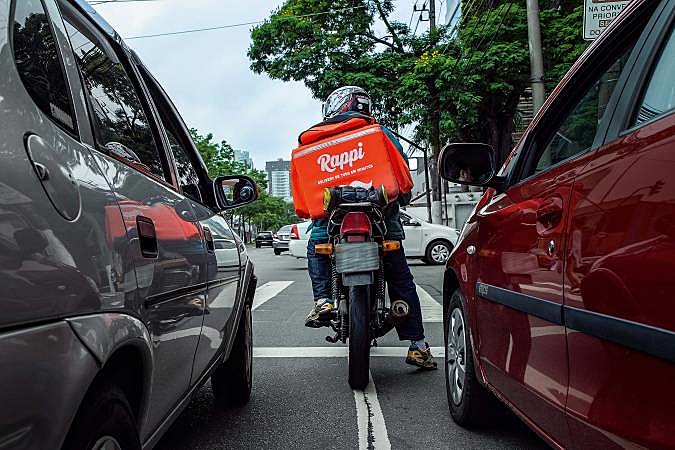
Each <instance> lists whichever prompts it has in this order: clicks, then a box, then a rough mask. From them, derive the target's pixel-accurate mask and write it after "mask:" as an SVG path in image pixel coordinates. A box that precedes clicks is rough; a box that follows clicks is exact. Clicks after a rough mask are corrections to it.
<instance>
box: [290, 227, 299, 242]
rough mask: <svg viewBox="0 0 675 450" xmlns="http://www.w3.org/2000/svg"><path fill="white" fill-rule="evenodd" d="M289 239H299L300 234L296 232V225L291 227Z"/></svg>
mask: <svg viewBox="0 0 675 450" xmlns="http://www.w3.org/2000/svg"><path fill="white" fill-rule="evenodd" d="M291 239H300V233H299V232H298V226H297V225H293V227H291Z"/></svg>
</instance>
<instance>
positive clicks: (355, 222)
mask: <svg viewBox="0 0 675 450" xmlns="http://www.w3.org/2000/svg"><path fill="white" fill-rule="evenodd" d="M372 231H373V230H372V227H371V225H370V219H369V218H368V215H367V214H366V213H363V212H350V213H347V214H345V217H344V219H342V225H341V226H340V236H347V235H354V234H361V235H366V236H370V235H371V234H372Z"/></svg>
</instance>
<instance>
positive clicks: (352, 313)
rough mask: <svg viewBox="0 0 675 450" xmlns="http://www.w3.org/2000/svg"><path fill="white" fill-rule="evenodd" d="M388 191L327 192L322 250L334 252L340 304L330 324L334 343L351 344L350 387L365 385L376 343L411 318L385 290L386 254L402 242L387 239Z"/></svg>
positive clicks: (334, 279) (346, 188)
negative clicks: (327, 221) (385, 213)
mask: <svg viewBox="0 0 675 450" xmlns="http://www.w3.org/2000/svg"><path fill="white" fill-rule="evenodd" d="M387 203H388V202H387V196H386V192H385V191H384V189H374V188H369V189H365V188H358V187H349V186H342V187H337V188H331V189H326V190H325V191H324V209H325V211H326V212H327V213H328V215H329V223H328V236H329V241H328V243H326V244H317V245H316V253H317V254H323V255H328V256H330V260H331V294H332V297H333V301H334V302H335V303H334V304H335V305H336V309H335V313H334V315H333V317H332V318H331V319H330V320H329V321H328V323H326V324H324V325H326V326H329V327H330V328H332V330H333V331H334V332H335V334H334V335H333V336H327V337H326V340H327V341H328V342H331V343H337V342H342V343H346V342H347V341H348V342H349V360H348V366H349V369H348V371H349V374H348V381H349V385H350V386H351V387H352V388H353V389H364V388H365V387H366V386H367V385H368V381H369V372H370V347H371V345H372V346H377V338H379V337H381V336H384V335H385V334H387V333H388V332H389V331H391V330H392V329H393V328H394V326H395V325H396V324H397V323H398V322H400V321H402V320H403V319H405V317H406V316H407V315H408V312H409V311H410V306H409V305H408V303H407V302H405V301H404V300H394V301H390V299H388V298H387V296H386V294H385V292H386V290H385V288H386V286H385V279H384V265H383V258H384V255H385V254H386V253H387V252H391V251H395V250H398V249H399V248H400V247H401V243H400V242H399V241H391V240H385V239H384V236H386V234H387V229H386V225H385V220H384V214H383V210H384V208H385V207H386V205H387Z"/></svg>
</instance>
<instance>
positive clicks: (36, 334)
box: [0, 0, 257, 450]
mask: <svg viewBox="0 0 675 450" xmlns="http://www.w3.org/2000/svg"><path fill="white" fill-rule="evenodd" d="M0 71H1V73H2V76H1V77H0V308H1V313H0V361H1V364H2V370H0V386H2V389H0V448H3V449H4V448H19V449H58V448H67V449H98V448H106V449H125V450H126V449H138V448H152V447H153V445H154V444H155V443H156V442H157V440H158V439H159V438H160V437H161V435H162V433H163V432H164V431H165V430H166V429H167V428H168V427H169V426H170V425H171V423H172V421H173V420H174V419H175V418H176V417H177V416H178V414H179V413H180V412H181V410H182V409H183V408H184V407H185V406H186V405H187V404H188V402H189V400H190V398H191V397H192V395H193V394H194V393H196V392H197V391H198V390H199V388H200V386H201V385H202V384H203V383H205V382H206V381H207V380H208V379H209V378H210V380H211V384H212V386H213V393H214V397H215V404H216V405H217V406H219V407H228V406H239V405H243V404H244V403H246V402H247V401H248V399H249V396H250V392H251V379H252V376H251V361H252V359H251V357H252V347H251V346H252V344H251V306H252V302H253V295H254V292H255V288H256V277H255V275H254V271H253V265H252V263H251V261H250V260H249V258H248V255H247V253H246V248H245V246H244V245H243V243H242V242H241V239H239V237H238V236H237V235H236V234H234V233H233V232H232V230H231V229H230V228H229V227H228V225H227V222H226V221H225V220H224V219H223V217H221V216H220V215H219V213H221V212H223V211H225V210H228V209H231V208H235V207H237V206H241V205H244V204H247V203H250V202H252V201H253V200H255V199H256V197H257V189H256V186H255V184H254V183H253V181H252V180H250V179H249V178H247V177H243V176H226V177H219V178H216V179H215V180H211V179H209V177H208V176H207V171H206V168H205V166H204V163H203V162H202V160H201V158H200V156H199V154H198V152H197V150H196V148H195V146H194V144H193V142H192V141H191V139H190V137H189V134H188V131H187V129H186V127H185V125H184V123H183V121H182V120H181V118H180V116H179V114H178V112H177V111H176V109H175V108H174V106H173V104H172V103H171V101H170V100H169V98H168V97H167V96H166V94H165V93H164V91H163V90H162V88H161V87H160V85H159V84H158V83H157V82H156V80H155V79H154V78H153V77H152V75H151V74H150V73H149V72H148V70H147V69H146V68H145V66H144V65H143V64H142V63H141V61H140V60H139V59H138V57H137V56H136V55H135V54H134V53H133V52H132V51H131V50H130V49H129V48H128V47H127V46H126V45H125V44H124V42H123V41H122V40H121V39H120V38H119V36H118V35H117V34H116V33H115V31H114V30H113V29H112V28H111V27H110V26H109V25H108V24H107V23H106V22H105V21H104V20H102V19H101V18H100V16H98V15H97V14H96V12H95V11H94V10H93V9H92V8H91V7H90V6H88V5H87V4H86V3H85V2H84V1H81V0H14V1H10V0H0Z"/></svg>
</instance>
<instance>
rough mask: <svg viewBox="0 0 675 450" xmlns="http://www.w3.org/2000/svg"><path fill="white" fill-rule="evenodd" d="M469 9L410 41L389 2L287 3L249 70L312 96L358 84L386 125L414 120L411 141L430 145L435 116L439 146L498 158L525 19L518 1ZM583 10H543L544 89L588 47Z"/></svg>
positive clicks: (259, 32)
mask: <svg viewBox="0 0 675 450" xmlns="http://www.w3.org/2000/svg"><path fill="white" fill-rule="evenodd" d="M475 5H477V3H476V2H473V1H471V0H468V1H465V2H463V5H462V7H463V11H464V17H463V18H462V21H461V23H460V26H459V28H458V30H456V32H455V30H448V29H447V28H444V27H439V28H438V30H437V32H436V33H434V34H429V33H423V34H421V35H419V36H415V35H414V34H413V33H412V32H411V30H410V29H409V28H408V27H407V26H406V25H405V24H402V23H396V22H395V21H393V20H392V19H391V14H392V12H393V2H392V1H390V0H389V1H388V0H358V1H354V0H337V1H328V0H287V1H286V2H285V3H284V4H283V5H282V6H281V7H280V8H278V9H277V10H276V11H274V12H273V13H272V15H271V16H270V17H269V19H268V20H267V21H266V22H265V23H263V24H262V25H260V26H257V27H255V28H254V29H253V30H252V32H251V41H252V42H251V46H250V48H249V52H248V56H249V58H250V60H251V68H252V69H253V71H255V72H256V73H263V72H264V73H267V74H268V75H269V76H271V77H272V78H275V79H280V80H284V81H288V80H298V81H303V82H304V83H305V85H306V86H307V87H308V88H309V89H310V90H311V92H312V93H313V95H314V96H315V97H316V98H318V99H323V98H325V97H326V96H327V95H328V94H329V93H330V92H331V91H332V90H333V89H334V88H336V87H338V86H340V85H346V84H356V85H359V86H362V87H363V88H365V89H366V90H368V91H369V92H370V93H371V95H372V97H373V100H374V102H375V105H376V108H375V113H376V114H377V115H378V116H379V117H380V119H381V120H382V122H383V123H385V124H387V125H389V126H391V127H393V128H399V127H402V126H404V125H407V124H411V123H414V124H417V126H416V129H415V135H416V138H417V139H419V140H424V141H426V142H430V141H433V138H434V136H433V131H434V126H435V122H436V119H438V125H439V127H440V140H442V141H450V140H472V141H482V142H488V143H490V144H492V145H493V146H494V147H495V148H496V149H497V150H498V152H499V154H500V157H501V158H502V159H503V158H504V157H505V156H506V154H507V153H508V152H509V150H510V148H511V145H512V142H511V133H512V131H513V122H514V117H515V115H516V108H517V104H518V100H519V98H520V97H521V95H522V94H523V92H524V90H525V88H526V87H527V86H528V84H529V54H528V44H527V21H526V13H525V8H524V5H521V3H520V2H518V3H516V2H503V1H499V0H492V1H490V2H488V6H487V7H485V8H483V9H481V10H478V9H476V6H475ZM582 13H583V9H582V7H581V6H577V3H576V2H573V1H572V0H549V1H544V2H542V4H541V21H542V30H543V36H542V39H543V45H544V55H545V69H546V71H547V72H546V73H547V81H548V82H549V83H548V85H549V87H550V86H551V85H554V84H556V83H557V82H558V80H559V79H560V78H561V77H562V75H563V74H564V73H565V72H566V71H567V69H568V68H569V67H570V66H571V64H572V62H573V61H574V60H575V59H576V58H577V57H578V56H579V55H580V53H581V51H583V49H584V48H585V47H586V43H585V42H584V41H583V40H582V39H581V31H580V30H581V16H582ZM307 15H311V16H309V17H299V16H307ZM381 29H383V30H386V32H385V33H384V34H385V36H381V33H380V34H377V33H376V31H375V30H381Z"/></svg>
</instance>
